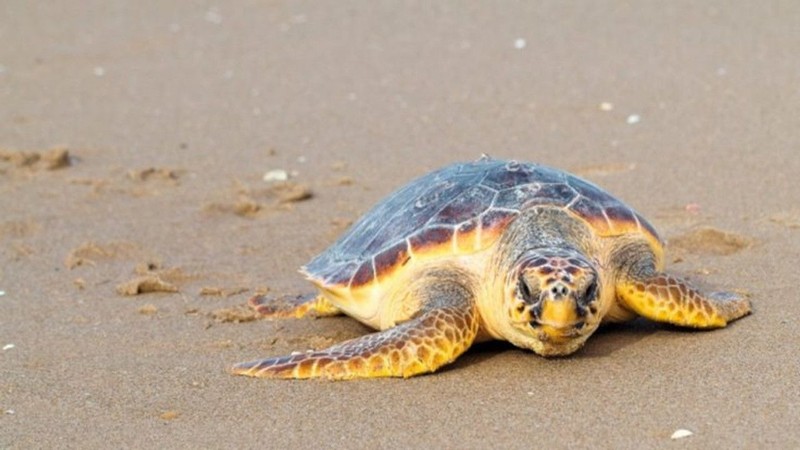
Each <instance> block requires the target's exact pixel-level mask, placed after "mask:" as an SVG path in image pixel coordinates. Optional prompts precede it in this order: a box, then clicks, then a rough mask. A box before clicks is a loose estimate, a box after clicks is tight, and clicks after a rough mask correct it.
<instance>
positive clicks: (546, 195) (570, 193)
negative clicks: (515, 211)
mask: <svg viewBox="0 0 800 450" xmlns="http://www.w3.org/2000/svg"><path fill="white" fill-rule="evenodd" d="M577 196H578V193H577V192H576V191H575V189H573V188H572V187H570V186H569V185H567V184H564V183H561V184H543V185H542V186H541V187H540V188H539V190H538V191H537V192H536V195H535V196H534V198H535V199H536V200H537V201H536V203H538V204H542V203H547V204H550V203H552V204H554V205H561V206H564V205H566V204H568V203H569V202H571V201H572V200H573V199H575V197H577Z"/></svg>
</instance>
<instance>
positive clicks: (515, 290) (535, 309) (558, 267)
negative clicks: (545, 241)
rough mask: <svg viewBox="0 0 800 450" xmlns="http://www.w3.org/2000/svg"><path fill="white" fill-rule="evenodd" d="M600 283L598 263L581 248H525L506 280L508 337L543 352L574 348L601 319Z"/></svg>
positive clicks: (560, 353) (571, 349) (556, 352)
mask: <svg viewBox="0 0 800 450" xmlns="http://www.w3.org/2000/svg"><path fill="white" fill-rule="evenodd" d="M600 283H601V280H600V276H599V273H598V271H597V268H596V267H595V265H594V264H592V263H591V262H590V261H589V260H588V259H587V258H586V257H585V256H584V255H583V254H581V253H580V252H578V251H575V250H571V249H562V248H557V249H555V248H545V249H535V250H530V251H528V252H526V253H525V254H523V255H522V257H520V258H519V259H518V260H517V262H516V263H515V267H514V268H513V269H512V270H511V271H509V278H508V281H507V283H506V307H507V308H508V314H509V316H510V319H511V325H512V327H511V330H510V332H511V333H512V334H513V338H512V336H507V337H508V339H509V341H511V342H512V343H514V344H516V345H519V346H521V347H525V348H530V349H531V350H533V351H534V352H536V353H538V354H540V355H545V356H551V355H552V356H556V355H568V354H570V353H572V352H574V351H576V350H577V349H578V348H580V347H581V345H583V343H584V342H585V341H586V339H587V338H588V337H589V336H590V335H591V334H592V333H593V332H594V331H595V330H596V329H597V327H598V326H599V324H600V320H601V319H602V317H601V314H599V311H600V309H601V308H600V301H601V296H600V292H601V286H600Z"/></svg>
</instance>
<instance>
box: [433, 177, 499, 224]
mask: <svg viewBox="0 0 800 450" xmlns="http://www.w3.org/2000/svg"><path fill="white" fill-rule="evenodd" d="M495 195H496V191H494V190H491V189H489V188H486V187H485V186H473V187H471V188H469V189H467V190H465V191H464V192H462V193H461V194H460V195H458V196H457V197H455V198H454V199H453V200H451V201H450V202H449V203H447V204H446V205H445V206H444V207H443V208H442V209H441V210H440V211H439V212H438V213H437V214H436V215H435V216H433V218H432V219H431V220H430V223H431V224H447V225H455V224H459V223H461V222H464V221H466V220H469V219H472V218H473V217H475V216H477V215H479V214H481V213H482V212H484V211H486V210H487V209H489V207H490V206H491V205H492V202H493V201H494V197H495Z"/></svg>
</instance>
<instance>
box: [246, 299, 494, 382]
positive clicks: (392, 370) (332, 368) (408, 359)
mask: <svg viewBox="0 0 800 450" xmlns="http://www.w3.org/2000/svg"><path fill="white" fill-rule="evenodd" d="M477 331H478V321H477V320H476V315H475V313H474V312H473V311H472V310H468V311H464V310H462V309H461V308H440V309H436V310H432V311H429V312H427V313H425V314H424V315H423V316H421V317H419V318H417V319H415V320H412V321H410V322H406V323H404V324H401V325H398V326H396V327H394V328H391V329H389V330H386V331H383V332H380V333H373V334H368V335H366V336H362V337H360V338H356V339H353V340H350V341H347V342H343V343H341V344H338V345H334V346H333V347H330V348H328V349H325V350H321V351H316V352H311V353H304V354H300V355H293V356H283V357H277V358H268V359H264V360H261V361H253V362H250V363H241V364H237V365H236V366H235V367H234V368H233V373H234V374H236V375H248V376H253V377H264V378H295V379H303V378H328V379H332V380H348V379H352V378H376V377H404V378H408V377H411V376H414V375H418V374H422V373H428V372H433V371H435V370H436V369H438V368H440V367H442V366H443V365H445V364H448V363H450V362H452V361H453V360H455V359H456V358H457V357H458V356H459V355H460V354H462V353H464V351H465V350H466V349H467V348H469V346H470V344H472V341H473V340H474V339H475V335H476V334H477Z"/></svg>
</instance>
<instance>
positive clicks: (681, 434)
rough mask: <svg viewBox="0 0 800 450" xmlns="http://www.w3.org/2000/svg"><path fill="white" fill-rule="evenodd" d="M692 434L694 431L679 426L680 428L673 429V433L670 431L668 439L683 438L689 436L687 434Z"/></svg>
mask: <svg viewBox="0 0 800 450" xmlns="http://www.w3.org/2000/svg"><path fill="white" fill-rule="evenodd" d="M693 434H694V433H692V432H691V431H689V430H687V429H685V428H680V429H677V430H675V432H674V433H672V436H670V439H683V438H685V437H689V436H691V435H693Z"/></svg>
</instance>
